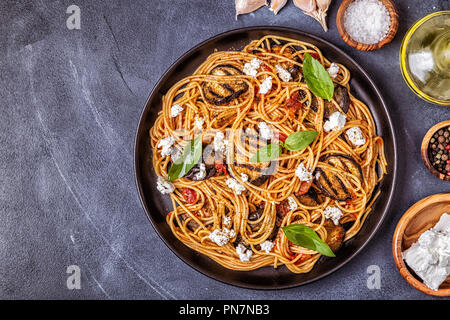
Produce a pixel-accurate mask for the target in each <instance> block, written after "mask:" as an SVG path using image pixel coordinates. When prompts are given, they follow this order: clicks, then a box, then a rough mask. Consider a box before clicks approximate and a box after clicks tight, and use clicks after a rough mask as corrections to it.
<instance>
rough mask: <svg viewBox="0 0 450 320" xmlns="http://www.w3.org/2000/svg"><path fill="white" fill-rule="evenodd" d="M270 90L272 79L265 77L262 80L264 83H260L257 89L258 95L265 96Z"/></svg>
mask: <svg viewBox="0 0 450 320" xmlns="http://www.w3.org/2000/svg"><path fill="white" fill-rule="evenodd" d="M270 89H272V77H270V76H269V77H267V78H265V79H264V81H263V82H262V83H261V86H260V87H259V93H260V94H266V93H267V92H269V91H270Z"/></svg>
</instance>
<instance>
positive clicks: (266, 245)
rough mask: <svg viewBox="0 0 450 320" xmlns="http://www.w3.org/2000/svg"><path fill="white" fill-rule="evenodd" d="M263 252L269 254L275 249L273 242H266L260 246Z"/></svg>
mask: <svg viewBox="0 0 450 320" xmlns="http://www.w3.org/2000/svg"><path fill="white" fill-rule="evenodd" d="M260 246H261V250H263V251H265V252H266V253H269V252H270V251H272V249H273V243H272V241H269V240H266V241H264V242H263V243H261V244H260Z"/></svg>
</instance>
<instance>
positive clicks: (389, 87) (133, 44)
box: [0, 0, 450, 299]
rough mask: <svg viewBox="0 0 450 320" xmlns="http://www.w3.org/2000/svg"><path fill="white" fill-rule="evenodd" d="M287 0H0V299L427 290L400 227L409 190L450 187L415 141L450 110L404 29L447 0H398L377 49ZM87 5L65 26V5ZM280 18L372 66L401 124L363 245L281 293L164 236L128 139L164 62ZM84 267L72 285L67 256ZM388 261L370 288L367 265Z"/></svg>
mask: <svg viewBox="0 0 450 320" xmlns="http://www.w3.org/2000/svg"><path fill="white" fill-rule="evenodd" d="M340 2H341V1H339V0H334V1H333V3H332V5H331V9H330V14H329V27H330V30H329V32H327V33H325V32H323V31H322V29H321V27H320V25H319V24H318V23H316V22H315V21H314V20H313V19H312V18H310V17H308V16H305V15H304V14H302V12H301V11H300V10H299V9H297V8H296V7H294V5H293V4H292V3H289V4H288V5H287V6H286V7H285V8H284V9H283V10H282V11H281V12H280V13H279V14H278V15H277V16H274V15H273V14H272V12H270V11H269V10H267V9H266V8H262V9H261V10H259V11H257V12H256V13H254V14H250V15H246V16H240V17H239V18H238V19H237V21H236V20H235V19H234V2H233V0H220V1H212V0H210V1H207V0H205V1H200V0H189V1H188V0H182V1H175V0H173V1H151V0H141V1H105V2H103V1H81V0H77V1H5V0H3V1H1V4H0V15H1V19H0V20H1V25H0V28H1V30H0V53H1V56H0V97H1V100H0V101H1V103H2V106H1V113H0V298H62V299H72V298H73V299H80V298H83V299H85V298H94V299H97V298H100V299H103V298H150V299H174V298H177V299H178V298H185V299H186V298H187V299H226V298H228V299H241V298H242V299H289V298H290V299H378V298H384V299H400V298H403V299H425V298H428V297H427V296H426V295H424V294H422V293H420V292H418V291H416V290H415V289H413V288H412V287H410V286H409V285H408V284H407V283H406V282H405V281H404V280H403V278H401V276H400V274H399V273H398V271H397V269H396V267H395V265H394V262H393V259H392V253H391V239H392V234H393V230H394V228H395V225H396V223H397V221H398V220H399V218H400V217H401V215H402V214H403V212H404V211H405V210H406V209H407V208H408V207H409V206H411V205H412V204H413V203H414V202H416V201H418V200H420V199H421V198H423V197H425V196H428V195H430V194H434V193H439V192H449V191H450V187H449V185H448V183H446V182H443V181H440V180H438V179H437V178H435V177H433V176H432V175H431V174H430V173H429V172H428V171H427V170H426V168H425V167H424V165H423V164H422V161H421V159H420V154H419V146H420V143H421V140H422V137H423V136H424V134H425V132H426V131H427V130H428V129H429V128H430V127H431V126H432V125H434V124H435V123H437V122H439V121H442V120H448V119H449V118H450V110H449V109H448V108H444V107H437V106H434V105H431V104H428V103H426V102H424V101H422V100H420V99H419V98H417V97H416V96H415V95H414V94H413V93H412V92H411V91H410V90H409V88H408V87H407V86H406V84H405V83H404V81H403V79H402V76H401V73H400V69H399V62H398V50H399V47H400V43H401V39H402V37H403V35H404V34H405V32H406V30H407V29H408V27H409V26H411V25H412V23H413V22H414V21H416V20H417V19H419V18H421V17H422V16H424V15H426V14H428V13H430V12H433V11H438V10H443V9H447V10H448V9H450V4H449V1H448V0H440V1H439V0H427V1H422V0H415V1H412V0H410V1H407V0H398V1H395V2H396V4H397V7H398V11H399V14H400V27H399V31H398V33H397V36H396V38H395V39H394V41H393V42H392V43H391V44H389V45H387V46H386V47H384V48H383V49H381V50H379V51H376V52H358V51H356V50H354V49H352V48H350V47H349V46H347V45H346V44H345V43H344V42H343V41H342V39H341V38H340V37H339V34H338V32H337V29H336V24H335V17H336V12H337V8H338V5H339V3H340ZM71 4H76V5H78V6H79V7H80V8H81V30H68V29H67V27H66V19H67V17H68V16H69V15H68V14H66V8H67V7H68V6H69V5H71ZM250 25H280V26H289V27H294V28H298V29H300V30H303V31H306V32H310V33H312V34H314V35H318V36H320V37H322V38H324V39H326V40H328V41H330V42H332V43H334V44H336V45H337V46H339V47H340V48H342V49H343V50H344V51H345V52H347V53H348V54H349V55H350V56H351V57H353V58H354V59H355V60H356V61H357V62H358V63H359V64H360V65H361V66H362V67H363V68H364V69H365V70H366V71H367V72H368V73H369V74H370V75H371V76H372V77H373V80H374V81H375V83H376V84H377V85H378V87H379V88H380V90H381V92H382V93H383V95H384V97H385V100H386V101H387V103H388V106H389V109H390V111H391V115H392V118H393V120H394V124H395V127H396V132H397V134H398V145H399V178H400V179H399V183H398V186H397V189H396V196H395V199H394V202H393V205H392V207H391V210H390V211H389V214H388V217H387V219H386V221H385V223H384V224H383V226H382V227H381V229H380V230H379V232H378V233H377V235H376V236H375V237H374V239H373V240H372V241H371V242H370V244H369V245H368V246H367V247H366V249H365V250H363V252H362V253H360V254H359V255H358V256H357V257H356V258H355V259H353V260H352V261H351V262H350V263H348V264H347V265H346V266H344V267H343V268H342V269H340V270H339V271H337V272H335V273H334V274H332V275H330V276H328V277H326V278H324V279H322V280H319V281H317V282H315V283H312V284H309V285H305V286H302V287H298V288H294V289H289V290H282V291H253V290H247V289H240V288H236V287H232V286H229V285H225V284H222V283H219V282H217V281H215V280H212V279H210V278H208V277H206V276H203V275H202V274H200V273H198V272H197V271H195V270H193V269H191V268H190V267H188V266H187V265H185V264H184V263H183V262H181V261H180V260H178V258H176V257H175V255H174V254H173V253H172V252H171V251H170V250H169V249H168V248H167V247H166V246H165V245H164V244H163V243H162V241H160V239H159V238H158V236H157V235H156V233H155V231H154V230H153V228H152V226H151V225H150V223H149V222H148V220H147V218H146V216H145V214H144V211H143V209H142V207H141V204H140V201H139V198H138V194H137V191H136V187H135V183H134V173H133V142H134V134H135V130H136V127H137V124H138V119H139V115H140V112H141V110H142V108H143V106H144V103H145V101H146V99H147V97H148V94H149V92H150V90H151V89H152V87H153V86H154V85H155V84H156V82H157V81H158V79H159V77H160V76H161V75H162V74H163V72H164V71H165V70H166V68H168V67H169V65H170V64H171V63H172V62H174V61H175V60H176V59H177V58H178V57H179V56H180V55H181V54H182V53H184V52H185V51H187V50H188V49H190V48H191V47H192V46H193V45H195V44H197V43H199V42H201V41H203V40H205V39H207V38H209V37H211V36H213V35H216V34H217V33H221V32H223V31H226V30H230V29H234V28H238V27H242V26H250ZM73 264H75V265H78V266H79V267H80V268H81V274H82V283H81V286H82V287H81V289H80V290H68V289H67V287H66V279H67V274H66V268H67V266H69V265H73ZM373 264H375V265H378V266H379V267H380V268H381V271H382V279H381V289H380V290H369V289H367V286H366V279H367V277H368V274H367V273H366V270H367V267H368V266H369V265H373Z"/></svg>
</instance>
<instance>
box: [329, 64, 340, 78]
mask: <svg viewBox="0 0 450 320" xmlns="http://www.w3.org/2000/svg"><path fill="white" fill-rule="evenodd" d="M327 71H328V74H329V75H330V77H332V78H336V77H337V75H338V73H339V66H338V64H337V63H334V62H332V63H331V64H330V67H329V68H328V69H327Z"/></svg>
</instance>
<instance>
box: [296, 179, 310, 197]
mask: <svg viewBox="0 0 450 320" xmlns="http://www.w3.org/2000/svg"><path fill="white" fill-rule="evenodd" d="M311 185H312V180H311V181H302V184H301V185H300V189H299V190H298V192H297V193H296V195H298V196H301V195H303V194H306V193H307V192H308V191H309V188H311Z"/></svg>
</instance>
